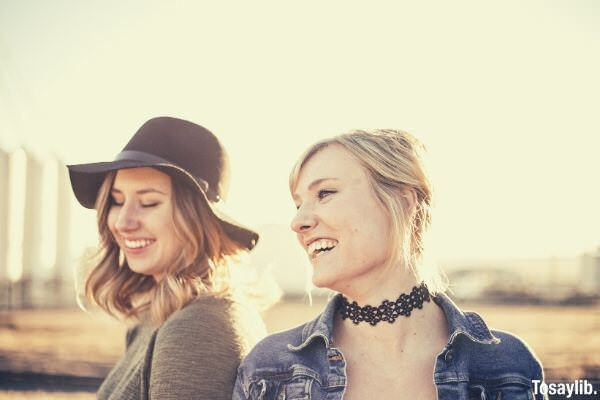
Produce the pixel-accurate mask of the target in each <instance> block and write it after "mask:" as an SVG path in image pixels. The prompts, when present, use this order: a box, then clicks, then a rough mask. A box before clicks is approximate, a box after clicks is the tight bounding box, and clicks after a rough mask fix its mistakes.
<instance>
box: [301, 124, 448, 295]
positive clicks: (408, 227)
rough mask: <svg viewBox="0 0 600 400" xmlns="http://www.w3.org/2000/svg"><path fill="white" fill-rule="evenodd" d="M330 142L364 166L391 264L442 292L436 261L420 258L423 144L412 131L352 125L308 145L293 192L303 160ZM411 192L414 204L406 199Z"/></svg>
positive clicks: (424, 220)
mask: <svg viewBox="0 0 600 400" xmlns="http://www.w3.org/2000/svg"><path fill="white" fill-rule="evenodd" d="M330 145H340V146H342V147H343V148H344V149H345V150H346V151H348V153H349V154H350V155H351V156H352V157H354V158H355V159H356V160H357V161H358V162H359V163H360V164H361V165H362V166H363V167H364V168H365V170H366V171H367V175H368V176H369V178H370V182H371V187H372V188H373V191H374V192H375V195H376V196H377V198H378V199H379V201H380V202H381V203H382V204H383V206H384V208H385V209H386V211H387V212H388V213H389V215H390V223H391V231H392V234H391V237H390V251H389V254H388V260H389V263H390V265H392V264H393V263H395V261H396V260H398V259H402V261H403V263H404V265H405V266H406V267H407V268H410V269H411V270H412V272H413V273H414V274H415V277H416V278H417V281H418V282H420V281H423V282H425V284H426V285H427V287H428V289H429V291H430V293H432V294H435V293H437V292H444V291H445V290H446V289H447V286H448V285H447V281H446V279H445V277H444V276H443V275H442V273H441V272H440V271H439V269H438V268H437V266H436V265H435V264H433V263H430V262H425V235H426V233H427V231H428V228H429V227H430V225H431V206H432V202H433V188H432V185H431V182H430V181H429V177H428V174H427V171H426V168H425V162H424V153H425V146H424V145H423V144H422V143H421V142H419V141H418V140H417V139H416V138H415V137H413V136H412V135H411V134H409V133H407V132H404V131H401V130H395V129H377V130H373V131H364V130H356V131H352V132H349V133H346V134H343V135H339V136H336V137H333V138H330V139H325V140H323V141H320V142H317V143H315V144H313V145H312V146H310V147H309V148H308V149H307V150H306V151H305V152H304V153H303V154H302V155H301V156H300V158H299V159H298V161H297V162H296V164H295V165H294V167H293V168H292V172H291V174H290V179H289V185H290V191H292V192H293V191H294V190H295V187H296V184H297V182H298V177H299V175H300V171H301V170H302V167H303V166H304V164H306V162H307V161H308V160H309V159H310V158H311V157H312V156H314V155H315V154H317V153H318V152H319V151H321V150H323V149H324V148H326V147H327V146H330ZM407 190H408V191H410V192H412V194H413V198H414V207H411V202H410V201H409V200H407V198H406V192H407Z"/></svg>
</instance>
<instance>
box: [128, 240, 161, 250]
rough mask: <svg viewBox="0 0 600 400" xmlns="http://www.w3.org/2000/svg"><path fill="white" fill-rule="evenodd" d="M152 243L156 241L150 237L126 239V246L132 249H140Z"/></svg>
mask: <svg viewBox="0 0 600 400" xmlns="http://www.w3.org/2000/svg"><path fill="white" fill-rule="evenodd" d="M152 243H154V240H149V239H141V240H125V246H127V247H129V248H130V249H139V248H142V247H146V246H149V245H150V244H152Z"/></svg>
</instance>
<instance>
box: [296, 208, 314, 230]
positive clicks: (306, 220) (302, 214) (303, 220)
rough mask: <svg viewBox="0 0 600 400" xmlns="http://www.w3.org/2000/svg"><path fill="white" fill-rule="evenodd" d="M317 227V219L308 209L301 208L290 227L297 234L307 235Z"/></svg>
mask: <svg viewBox="0 0 600 400" xmlns="http://www.w3.org/2000/svg"><path fill="white" fill-rule="evenodd" d="M316 225H317V218H316V216H315V214H314V213H313V212H311V211H310V210H309V209H308V208H306V209H304V208H302V207H300V209H298V212H296V215H295V216H294V218H293V219H292V223H291V224H290V227H291V228H292V230H293V231H294V232H296V233H297V234H301V233H305V232H308V231H310V230H311V229H313V228H314V227H315V226H316Z"/></svg>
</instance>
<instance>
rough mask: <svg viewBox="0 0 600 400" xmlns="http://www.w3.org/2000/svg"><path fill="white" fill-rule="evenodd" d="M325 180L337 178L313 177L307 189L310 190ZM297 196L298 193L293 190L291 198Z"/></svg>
mask: <svg viewBox="0 0 600 400" xmlns="http://www.w3.org/2000/svg"><path fill="white" fill-rule="evenodd" d="M325 181H339V179H338V178H319V179H315V180H314V181H312V182H311V183H310V185H308V190H309V191H311V190H313V189H314V188H315V187H316V186H319V185H320V184H321V183H323V182H325ZM297 197H298V195H297V194H296V193H295V192H294V193H293V194H292V198H293V199H296V198H297Z"/></svg>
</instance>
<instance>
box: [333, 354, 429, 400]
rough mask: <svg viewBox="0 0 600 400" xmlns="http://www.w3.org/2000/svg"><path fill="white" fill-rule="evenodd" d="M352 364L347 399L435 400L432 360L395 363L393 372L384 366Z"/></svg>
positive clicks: (346, 393)
mask: <svg viewBox="0 0 600 400" xmlns="http://www.w3.org/2000/svg"><path fill="white" fill-rule="evenodd" d="M368 364H369V363H366V364H365V363H362V365H361V364H360V362H358V361H357V360H356V361H349V362H348V364H347V369H346V372H347V378H348V381H347V386H346V392H345V393H344V400H371V399H374V398H376V399H378V400H379V399H381V400H387V399H390V400H392V399H393V400H402V399H407V400H408V399H410V400H435V399H437V389H436V386H435V384H434V383H433V360H432V361H431V362H425V363H424V362H420V363H418V364H415V363H413V364H407V363H402V364H396V365H398V367H396V368H393V369H392V370H387V371H386V370H382V368H381V365H379V366H372V367H369V365H368Z"/></svg>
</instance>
